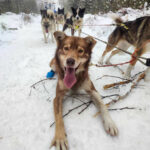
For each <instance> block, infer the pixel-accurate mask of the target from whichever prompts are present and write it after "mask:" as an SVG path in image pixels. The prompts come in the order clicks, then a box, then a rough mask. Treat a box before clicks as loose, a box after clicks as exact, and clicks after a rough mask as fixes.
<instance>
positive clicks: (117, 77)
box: [96, 75, 128, 81]
mask: <svg viewBox="0 0 150 150" xmlns="http://www.w3.org/2000/svg"><path fill="white" fill-rule="evenodd" d="M104 77H113V78H117V79H121V80H127V81H128V79H125V78H122V77H118V76H112V75H103V76H102V77H100V78H97V79H96V80H99V79H102V78H104Z"/></svg>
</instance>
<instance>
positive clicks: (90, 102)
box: [78, 101, 92, 115]
mask: <svg viewBox="0 0 150 150" xmlns="http://www.w3.org/2000/svg"><path fill="white" fill-rule="evenodd" d="M91 104H92V101H89V103H88V104H87V106H86V107H85V108H84V109H82V110H81V111H80V112H79V113H78V114H79V115H80V114H81V113H83V112H84V111H85V110H86V109H87V108H88V107H89V106H90V105H91Z"/></svg>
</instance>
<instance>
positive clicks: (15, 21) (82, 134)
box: [0, 8, 150, 150]
mask: <svg viewBox="0 0 150 150" xmlns="http://www.w3.org/2000/svg"><path fill="white" fill-rule="evenodd" d="M128 12H129V13H130V14H128V16H127V15H126V16H124V17H122V18H123V19H126V18H127V19H128V20H133V19H135V18H137V17H140V16H143V15H147V14H149V12H150V10H148V11H146V10H145V12H144V14H143V11H139V10H133V9H130V8H129V9H128ZM118 14H119V13H118ZM109 15H110V14H109V13H108V14H103V15H102V14H99V15H95V16H93V15H90V14H88V15H86V16H85V18H84V24H95V25H96V24H110V23H113V21H112V19H111V18H109ZM31 18H32V22H31V23H29V24H24V23H23V20H22V19H21V14H19V15H16V14H13V13H6V14H3V15H1V16H0V21H1V23H4V24H5V25H6V26H7V27H8V28H9V27H13V28H14V27H15V28H18V30H15V31H10V30H6V31H4V30H3V29H2V28H0V34H1V36H0V70H1V73H0V150H41V149H45V150H46V149H47V150H48V149H49V146H50V143H51V140H52V139H53V136H54V129H55V128H54V126H53V127H51V128H50V124H51V123H52V122H53V121H54V116H53V99H54V97H55V87H56V80H52V81H46V82H45V87H46V89H47V91H46V90H44V88H43V85H42V84H39V85H37V86H36V89H35V90H34V89H33V90H32V93H31V95H29V93H30V86H31V85H32V84H34V83H35V82H37V81H39V80H41V79H44V78H45V76H46V73H47V72H48V71H49V70H50V68H49V62H50V60H51V59H52V58H53V56H54V53H55V49H56V44H55V43H52V42H50V41H49V43H48V44H45V43H44V40H43V34H42V31H41V25H40V19H41V17H40V16H39V15H37V16H36V15H34V16H32V15H31ZM113 29H114V27H110V26H107V27H105V26H104V27H103V26H102V27H99V26H97V27H94V26H85V27H83V31H84V32H86V33H88V34H90V35H93V36H96V37H98V38H101V39H103V40H106V41H107V38H108V36H109V34H110V33H111V32H112V30H113ZM68 34H70V33H69V31H68ZM82 36H84V35H82ZM104 49H105V44H103V43H100V42H97V44H96V46H95V48H94V50H93V55H92V62H93V63H97V62H98V60H99V58H100V56H101V54H102V52H103V51H104ZM130 51H133V48H130ZM145 56H149V54H147V55H145ZM129 59H130V57H129V56H128V55H119V56H115V57H113V58H112V63H118V62H120V61H127V60H129ZM121 68H122V69H123V70H125V69H126V68H127V65H125V66H122V67H121ZM145 69H146V67H145V66H143V65H142V64H140V63H137V64H136V66H135V69H134V70H133V71H132V75H134V74H136V73H137V72H139V71H143V70H145ZM89 74H90V77H91V79H92V81H93V83H94V85H95V87H96V89H97V90H98V91H99V93H100V94H101V95H110V94H114V93H119V94H122V93H124V92H126V91H127V90H128V89H129V87H130V85H129V86H123V87H121V88H120V89H111V90H107V91H104V90H103V85H105V84H107V83H112V82H116V81H119V79H115V78H102V79H101V80H96V79H97V78H98V77H102V76H103V75H114V76H120V77H122V74H121V73H120V72H119V71H118V69H117V68H113V67H110V68H96V67H90V71H89ZM149 88H150V85H149V80H148V81H147V82H144V81H141V82H140V84H139V86H138V87H137V88H135V89H134V90H133V91H132V93H131V94H130V95H129V96H128V97H127V98H125V99H124V100H123V101H120V102H118V103H116V104H114V105H113V106H111V108H121V107H126V106H128V107H137V108H140V109H141V110H139V109H136V110H121V111H110V115H111V116H112V118H113V120H114V121H115V123H116V125H117V127H118V129H119V135H118V136H117V137H111V136H109V135H107V134H106V132H105V131H104V128H103V125H102V123H101V119H100V116H98V117H93V116H94V114H95V113H96V112H97V110H96V108H95V106H94V105H91V106H90V107H89V108H88V109H87V110H86V111H85V112H83V113H82V114H81V115H78V112H79V111H80V110H82V108H80V109H78V110H75V111H73V112H72V113H71V114H70V115H69V116H67V117H66V118H65V119H64V121H65V128H66V132H67V138H68V142H69V147H70V149H71V150H81V149H82V150H95V149H103V150H108V149H111V150H118V149H121V150H126V149H128V150H133V149H136V150H138V149H141V150H148V149H149V147H150V142H149V139H150V128H149V126H150V117H149V116H150V101H149V99H150V92H149ZM82 100H85V102H86V101H87V100H88V99H87V98H83V99H82ZM108 101H110V99H104V102H105V103H107V102H108ZM79 104H81V102H80V101H77V100H73V99H72V98H68V99H67V100H66V101H65V102H64V113H66V112H68V110H69V109H71V108H73V107H75V106H77V105H79ZM53 149H54V148H53Z"/></svg>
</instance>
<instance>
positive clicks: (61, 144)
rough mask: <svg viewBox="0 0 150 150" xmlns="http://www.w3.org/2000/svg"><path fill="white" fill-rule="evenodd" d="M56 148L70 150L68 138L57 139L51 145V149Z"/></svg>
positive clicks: (57, 149)
mask: <svg viewBox="0 0 150 150" xmlns="http://www.w3.org/2000/svg"><path fill="white" fill-rule="evenodd" d="M53 146H55V150H68V141H67V138H66V136H63V137H55V138H54V139H53V141H52V143H51V146H50V148H52V147H53Z"/></svg>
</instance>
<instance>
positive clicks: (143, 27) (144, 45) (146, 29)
mask: <svg viewBox="0 0 150 150" xmlns="http://www.w3.org/2000/svg"><path fill="white" fill-rule="evenodd" d="M114 20H115V22H116V23H117V24H118V26H117V27H116V28H115V29H114V31H113V32H112V33H111V34H110V36H109V38H108V43H109V44H108V45H107V46H106V49H105V51H104V52H103V54H102V58H101V60H100V63H101V64H102V63H103V60H104V57H105V55H106V54H107V53H108V52H110V51H112V50H113V48H114V47H116V46H117V47H119V48H121V49H124V50H128V48H129V47H130V46H134V47H135V52H134V55H135V56H137V57H138V56H141V55H142V54H144V53H145V52H146V51H148V49H150V16H145V17H141V18H137V19H136V20H133V21H127V22H123V21H122V19H121V18H119V17H117V18H115V19H114ZM120 24H123V25H124V26H120ZM119 52H120V50H114V51H112V53H111V55H110V56H109V57H108V59H107V60H106V63H107V64H109V62H110V59H111V58H112V57H113V56H114V55H116V54H118V53H119ZM136 62H137V59H136V58H135V57H132V61H131V62H130V64H129V66H128V68H127V71H126V74H125V77H126V78H130V76H131V71H132V69H133V68H134V66H135V64H136Z"/></svg>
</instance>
